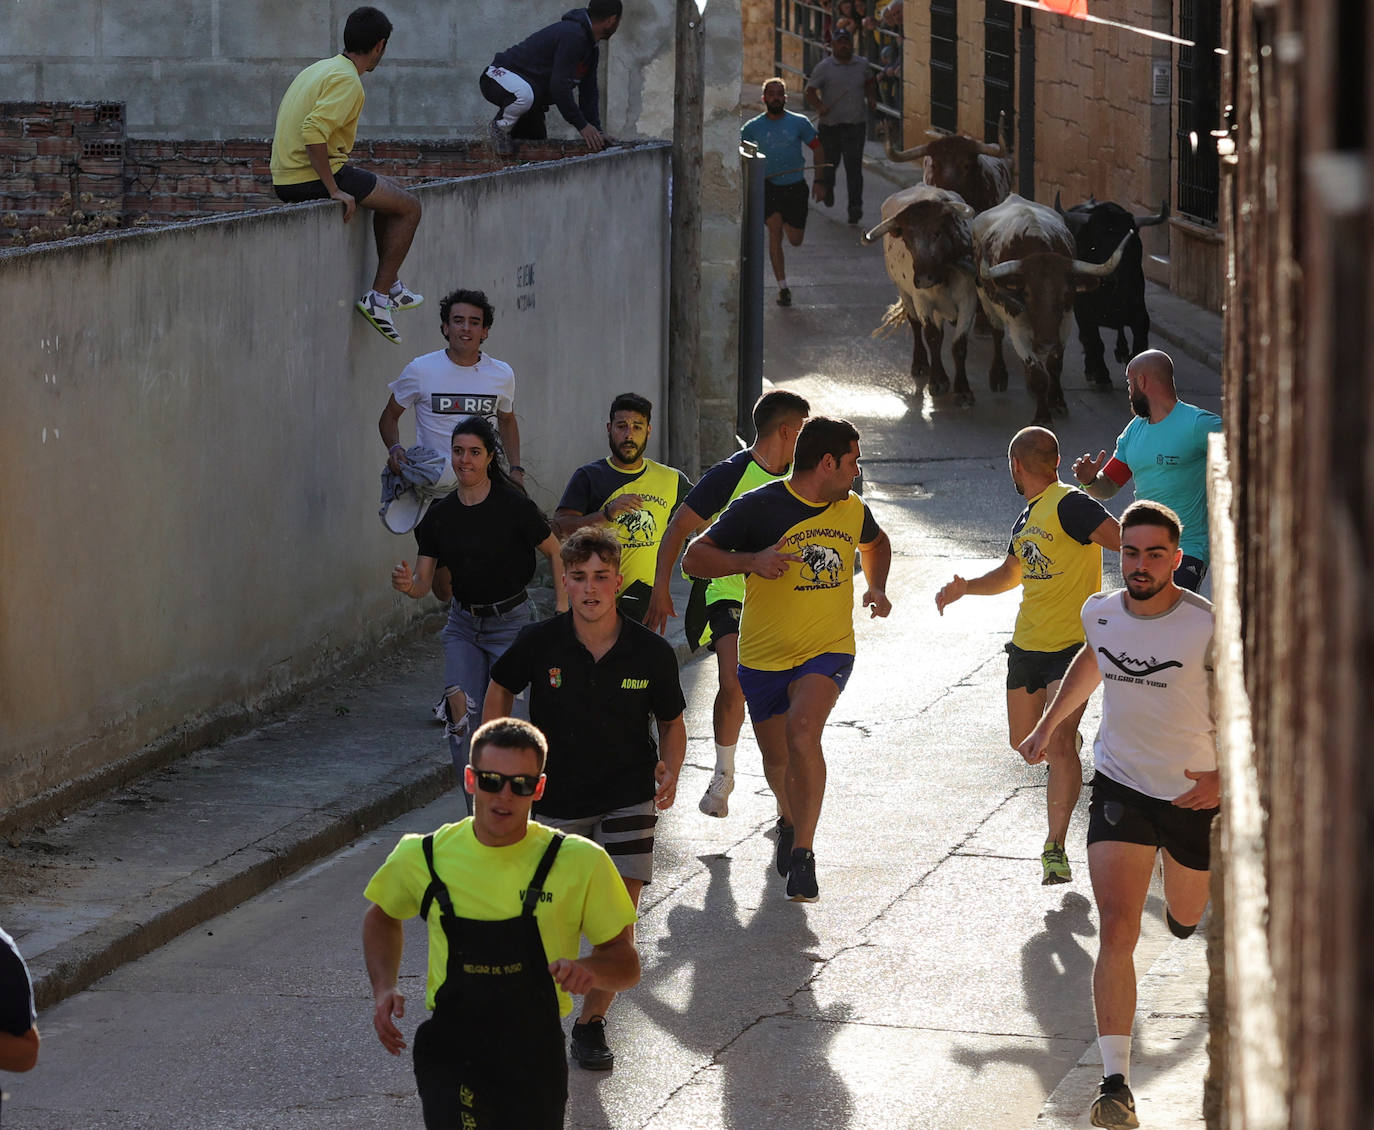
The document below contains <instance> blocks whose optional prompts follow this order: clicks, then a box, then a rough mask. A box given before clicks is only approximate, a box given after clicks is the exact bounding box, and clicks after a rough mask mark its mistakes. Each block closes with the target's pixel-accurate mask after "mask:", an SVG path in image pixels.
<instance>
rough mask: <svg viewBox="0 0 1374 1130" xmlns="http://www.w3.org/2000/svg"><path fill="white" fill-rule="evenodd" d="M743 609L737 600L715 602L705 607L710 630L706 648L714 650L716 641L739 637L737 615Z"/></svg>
mask: <svg viewBox="0 0 1374 1130" xmlns="http://www.w3.org/2000/svg"><path fill="white" fill-rule="evenodd" d="M743 608H744V605H742V604H741V603H740V602H739V601H738V600H717V601H714V602H712V603H711V604H708V605H707V606H706V623H707V626H708V627H709V628H710V629H711V634H710V635H709V636H708V637H707V639H708V641H709V642H708V643H707V644H706V646H707V647H708V648H710V650H712V651H715V650H716V641H717V640H720V639H724V638H725V637H726V636H737V635H739V614H740V610H741V609H743Z"/></svg>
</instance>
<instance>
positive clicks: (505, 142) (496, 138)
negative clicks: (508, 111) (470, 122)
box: [487, 118, 515, 157]
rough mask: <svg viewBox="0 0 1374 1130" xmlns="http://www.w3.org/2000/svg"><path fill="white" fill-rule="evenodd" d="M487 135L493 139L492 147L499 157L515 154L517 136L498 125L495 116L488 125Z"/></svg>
mask: <svg viewBox="0 0 1374 1130" xmlns="http://www.w3.org/2000/svg"><path fill="white" fill-rule="evenodd" d="M487 136H488V137H489V138H490V139H491V147H492V149H493V150H494V151H495V153H496V155H497V156H498V157H514V156H515V138H513V137H511V135H510V134H508V133H507V132H506V131H505V130H503V129H502V128H501V127H500V126H498V125H497V124H496V119H495V118H492V120H491V123H490V124H489V125H488V126H487Z"/></svg>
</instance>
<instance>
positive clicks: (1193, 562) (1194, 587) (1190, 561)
mask: <svg viewBox="0 0 1374 1130" xmlns="http://www.w3.org/2000/svg"><path fill="white" fill-rule="evenodd" d="M1205 576H1207V564H1206V562H1204V561H1203V560H1202V559H1201V558H1200V557H1189V556H1188V555H1187V554H1186V553H1185V554H1184V555H1183V560H1182V561H1180V562H1179V563H1178V568H1177V569H1175V570H1174V584H1176V585H1177V586H1178V587H1179V588H1181V589H1187V590H1188V591H1189V592H1197V591H1198V589H1200V588H1202V578H1203V577H1205Z"/></svg>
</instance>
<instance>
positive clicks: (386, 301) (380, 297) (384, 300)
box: [372, 290, 391, 306]
mask: <svg viewBox="0 0 1374 1130" xmlns="http://www.w3.org/2000/svg"><path fill="white" fill-rule="evenodd" d="M372 297H373V298H375V299H376V300H377V301H378V302H379V303H381V304H382V305H383V306H390V305H391V298H390V296H389V295H386V294H379V293H378V292H377V291H375V290H374V291H373V292H372Z"/></svg>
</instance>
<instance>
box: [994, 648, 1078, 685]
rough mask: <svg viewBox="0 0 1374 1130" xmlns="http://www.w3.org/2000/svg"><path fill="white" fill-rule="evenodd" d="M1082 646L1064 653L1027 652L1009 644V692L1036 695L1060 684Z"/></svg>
mask: <svg viewBox="0 0 1374 1130" xmlns="http://www.w3.org/2000/svg"><path fill="white" fill-rule="evenodd" d="M1082 646H1083V645H1082V644H1079V643H1076V644H1074V645H1073V647H1066V648H1065V649H1064V650H1063V651H1026V650H1025V649H1023V648H1019V647H1017V646H1016V645H1015V644H1014V643H1009V644H1007V690H1009V691H1017V690H1025V691H1026V692H1028V693H1029V694H1034V693H1035V692H1036V691H1043V690H1044V689H1045V688H1046V687H1048V686H1049V685H1050V684H1051V683H1057V682H1059V680H1060V679H1062V678H1063V677H1064V672H1065V671H1067V670H1068V669H1069V664H1070V663H1072V662H1073V657H1074V656H1075V655H1077V654H1078V652H1079V649H1080V648H1082Z"/></svg>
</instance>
